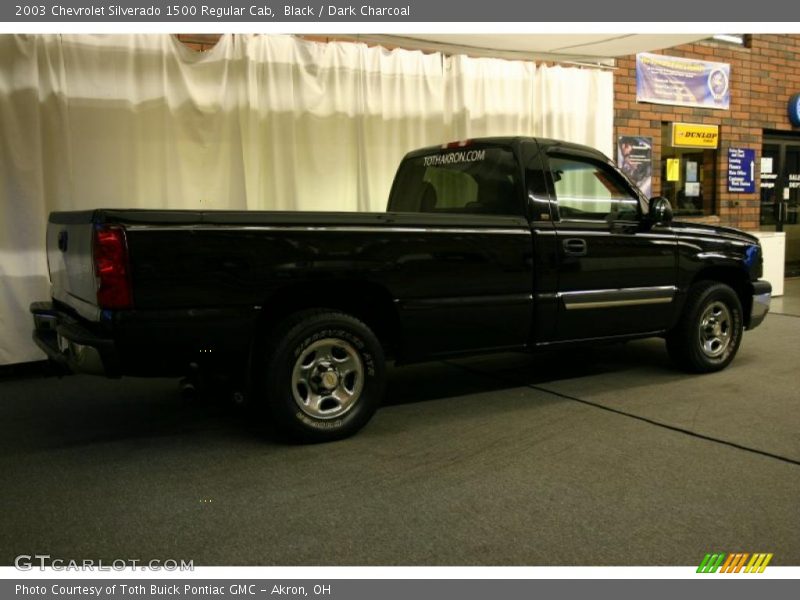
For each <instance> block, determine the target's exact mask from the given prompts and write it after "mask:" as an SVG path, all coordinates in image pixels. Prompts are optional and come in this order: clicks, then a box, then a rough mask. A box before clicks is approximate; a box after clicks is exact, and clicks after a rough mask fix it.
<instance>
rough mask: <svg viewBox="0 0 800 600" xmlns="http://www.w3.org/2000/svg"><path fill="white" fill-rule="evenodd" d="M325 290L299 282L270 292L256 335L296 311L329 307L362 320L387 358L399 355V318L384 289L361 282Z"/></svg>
mask: <svg viewBox="0 0 800 600" xmlns="http://www.w3.org/2000/svg"><path fill="white" fill-rule="evenodd" d="M325 287H326V288H327V290H328V291H327V292H322V293H321V291H320V288H321V286H320V284H312V283H300V284H294V285H291V286H288V287H285V288H283V289H281V290H279V291H277V292H276V293H274V294H273V295H272V296H270V297H269V298H268V299H267V301H266V302H265V303H264V304H263V306H262V310H261V316H260V317H259V320H258V331H259V333H260V334H265V333H266V334H268V333H269V332H270V331H271V330H272V329H273V328H274V327H275V326H276V325H278V324H279V323H280V322H281V321H283V320H284V319H285V318H286V317H288V316H289V315H291V314H293V313H296V312H298V311H301V310H307V309H310V308H320V309H325V308H329V309H332V310H338V311H341V312H344V313H347V314H349V315H352V316H354V317H356V318H357V319H359V320H361V321H363V322H364V323H365V324H366V325H367V326H368V327H369V328H370V329H372V331H373V332H374V333H375V335H376V336H377V337H378V340H380V342H381V345H382V346H383V347H384V351H385V352H386V353H387V355H389V356H393V355H395V354H396V353H397V352H399V347H400V343H401V335H400V332H401V328H400V317H399V315H398V313H397V309H396V308H395V305H394V301H393V299H392V296H391V294H389V292H388V290H386V288H384V287H382V286H380V285H377V284H373V283H369V282H361V281H336V282H326V283H325Z"/></svg>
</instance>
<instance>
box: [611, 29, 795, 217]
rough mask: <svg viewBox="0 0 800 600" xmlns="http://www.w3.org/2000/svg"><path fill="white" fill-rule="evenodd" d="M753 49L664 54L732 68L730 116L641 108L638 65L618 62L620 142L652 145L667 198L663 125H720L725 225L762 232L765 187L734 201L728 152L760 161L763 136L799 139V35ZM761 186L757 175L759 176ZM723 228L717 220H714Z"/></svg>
mask: <svg viewBox="0 0 800 600" xmlns="http://www.w3.org/2000/svg"><path fill="white" fill-rule="evenodd" d="M747 46H748V47H744V48H739V47H734V46H730V45H727V44H718V43H714V42H700V43H696V44H688V45H684V46H678V47H675V48H671V49H669V50H666V51H663V52H658V54H667V55H670V56H679V57H684V58H696V59H701V60H713V61H718V62H726V63H729V64H730V65H731V78H730V88H731V107H730V110H714V109H707V108H684V107H679V106H662V105H659V104H646V103H637V102H636V57H635V56H628V57H624V58H620V59H619V60H618V61H617V67H618V69H617V71H616V72H615V74H614V125H615V127H614V129H615V138H616V136H618V135H641V136H650V137H652V138H653V146H654V148H653V166H654V169H653V171H654V172H653V194H656V195H657V194H659V193H660V192H661V179H660V178H661V172H660V170H659V168H658V165H660V160H661V143H662V139H661V125H662V122H674V121H683V122H690V123H707V124H712V125H719V128H720V147H719V151H718V154H717V160H718V165H717V182H716V186H717V189H716V192H717V194H716V196H717V214H718V217H719V221H720V222H722V223H723V224H727V225H732V226H734V227H741V228H743V229H757V228H758V224H759V208H760V207H759V202H760V195H759V192H758V183H759V182H758V180H757V181H756V192H755V193H753V194H739V193H728V191H727V177H728V173H727V161H728V158H727V151H728V148H730V147H742V148H754V149H755V150H756V164H758V163H759V160H760V156H761V143H762V137H763V130H764V129H772V130H779V131H798V132H800V129H799V128H792V125H791V123H790V122H789V118H788V114H787V113H788V108H787V107H788V102H789V98H790V97H791V96H792V95H793V94H795V93H797V92H800V35H798V34H792V35H753V36H750V39H749V44H748V45H747ZM756 177H757V178H758V169H756ZM715 220H716V219H715Z"/></svg>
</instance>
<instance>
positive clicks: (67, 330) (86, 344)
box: [30, 302, 120, 377]
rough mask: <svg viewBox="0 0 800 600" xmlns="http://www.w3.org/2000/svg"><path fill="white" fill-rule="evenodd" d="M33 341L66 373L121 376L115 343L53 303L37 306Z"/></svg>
mask: <svg viewBox="0 0 800 600" xmlns="http://www.w3.org/2000/svg"><path fill="white" fill-rule="evenodd" d="M30 311H31V314H32V315H33V324H34V329H33V341H34V342H35V343H36V345H37V346H39V348H41V349H42V350H43V351H44V353H45V354H47V357H48V358H49V359H50V360H51V361H52V362H54V363H56V364H57V365H58V366H59V367H61V368H62V369H65V370H67V371H70V372H73V373H89V374H92V375H105V376H109V377H115V376H118V375H119V374H120V373H119V368H118V360H117V352H116V348H115V346H114V341H113V340H111V339H109V338H106V337H102V336H99V335H97V334H95V333H93V332H92V331H89V330H88V329H87V328H86V327H85V326H83V325H81V324H80V323H79V322H78V321H77V320H76V319H74V318H73V317H71V316H70V315H68V314H67V313H65V312H63V311H60V310H58V309H57V308H56V307H55V306H54V305H53V304H52V303H51V302H34V303H33V304H31V306H30Z"/></svg>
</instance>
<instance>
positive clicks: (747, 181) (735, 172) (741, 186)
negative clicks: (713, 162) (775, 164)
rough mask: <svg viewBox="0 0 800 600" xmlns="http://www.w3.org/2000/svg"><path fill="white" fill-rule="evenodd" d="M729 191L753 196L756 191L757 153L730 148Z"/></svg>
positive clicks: (750, 150)
mask: <svg viewBox="0 0 800 600" xmlns="http://www.w3.org/2000/svg"><path fill="white" fill-rule="evenodd" d="M728 191H729V192H744V193H747V194H752V193H753V192H755V191H756V151H755V150H754V149H752V148H728Z"/></svg>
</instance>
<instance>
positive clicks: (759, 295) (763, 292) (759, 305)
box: [747, 280, 772, 329]
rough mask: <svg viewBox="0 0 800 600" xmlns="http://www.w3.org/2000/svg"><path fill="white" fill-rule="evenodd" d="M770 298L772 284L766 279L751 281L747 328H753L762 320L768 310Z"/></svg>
mask: <svg viewBox="0 0 800 600" xmlns="http://www.w3.org/2000/svg"><path fill="white" fill-rule="evenodd" d="M771 298H772V285H771V284H770V283H769V282H768V281H760V280H759V281H756V282H754V283H753V304H752V306H751V308H750V320H749V321H748V323H747V329H755V328H756V327H758V326H759V325H761V323H762V321H764V317H766V316H767V313H768V312H769V303H770V300H771Z"/></svg>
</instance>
